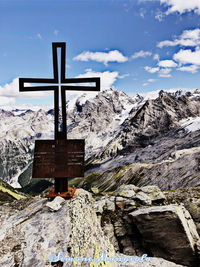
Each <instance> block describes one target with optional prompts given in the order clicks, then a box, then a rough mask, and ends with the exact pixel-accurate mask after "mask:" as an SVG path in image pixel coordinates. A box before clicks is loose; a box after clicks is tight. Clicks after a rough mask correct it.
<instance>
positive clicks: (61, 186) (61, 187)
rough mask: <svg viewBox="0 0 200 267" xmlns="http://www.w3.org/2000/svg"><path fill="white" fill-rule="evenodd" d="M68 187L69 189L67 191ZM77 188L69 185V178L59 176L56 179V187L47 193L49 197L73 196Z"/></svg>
mask: <svg viewBox="0 0 200 267" xmlns="http://www.w3.org/2000/svg"><path fill="white" fill-rule="evenodd" d="M66 189H68V191H65V190H66ZM75 191H76V188H75V187H73V188H71V187H68V181H67V178H57V179H55V187H52V188H51V190H50V191H49V192H48V193H47V194H46V195H45V197H48V198H55V197H58V196H60V197H63V198H67V199H69V198H72V197H73V196H74V193H75Z"/></svg>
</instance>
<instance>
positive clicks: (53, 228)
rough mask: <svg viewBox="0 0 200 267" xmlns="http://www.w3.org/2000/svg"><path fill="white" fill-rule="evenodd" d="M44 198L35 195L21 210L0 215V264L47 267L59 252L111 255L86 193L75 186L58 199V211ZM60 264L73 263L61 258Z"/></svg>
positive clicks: (79, 255) (110, 247) (68, 264)
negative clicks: (71, 195) (71, 193)
mask: <svg viewBox="0 0 200 267" xmlns="http://www.w3.org/2000/svg"><path fill="white" fill-rule="evenodd" d="M47 201H48V200H47V199H42V200H41V199H38V198H36V199H35V202H34V203H33V204H31V205H29V206H28V207H26V208H25V209H24V210H22V211H18V212H15V213H12V214H10V216H8V215H6V214H5V216H2V217H0V218H1V219H0V223H1V229H0V247H1V251H0V266H6V267H11V266H23V267H30V266H46V267H47V266H49V267H50V266H52V265H51V264H52V261H55V262H56V261H57V258H56V257H57V256H58V254H59V252H60V254H59V255H60V257H62V255H64V256H65V257H73V258H75V257H92V258H93V259H95V258H98V257H99V255H101V254H102V253H106V254H107V255H108V256H109V257H112V256H115V251H114V248H113V245H112V244H111V243H110V242H109V240H108V239H107V238H106V237H105V235H104V234H103V231H102V229H101V226H100V224H99V220H98V219H97V216H96V212H95V209H94V202H93V199H92V197H91V194H90V193H88V192H86V191H84V190H82V189H79V190H77V193H76V196H75V197H74V198H72V199H71V200H67V201H65V202H64V203H62V205H63V206H62V208H60V209H59V210H58V211H52V210H53V209H52V208H50V207H49V205H48V207H47V206H46V204H47ZM55 210H56V209H55ZM61 252H62V253H61ZM79 264H80V262H79V263H78V262H77V266H79ZM113 264H114V263H113ZM62 266H63V267H64V266H74V264H73V263H72V262H71V263H69V262H64V264H63V265H62ZM113 266H115V264H114V265H113Z"/></svg>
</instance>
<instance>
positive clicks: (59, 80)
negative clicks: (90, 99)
mask: <svg viewBox="0 0 200 267" xmlns="http://www.w3.org/2000/svg"><path fill="white" fill-rule="evenodd" d="M57 48H61V68H60V69H61V72H60V77H59V74H58V53H57ZM52 49H53V73H54V77H53V78H50V79H46V78H19V91H20V92H26V91H49V90H51V91H54V111H55V139H66V138H67V125H66V95H65V94H66V92H65V91H67V90H69V91H100V78H68V79H66V78H65V57H66V44H65V43H52ZM25 83H31V84H33V83H39V84H48V85H44V86H41V85H40V86H25ZM75 83H79V84H80V83H95V84H96V85H95V86H80V85H78V86H77V85H76V86H74V85H67V84H75ZM49 84H54V85H52V86H51V85H49ZM60 85H61V102H62V126H63V127H62V130H61V131H59V86H60Z"/></svg>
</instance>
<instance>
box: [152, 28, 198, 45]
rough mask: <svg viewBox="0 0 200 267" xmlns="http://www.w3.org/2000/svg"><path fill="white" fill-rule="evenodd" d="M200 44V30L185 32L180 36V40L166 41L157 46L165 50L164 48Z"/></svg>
mask: <svg viewBox="0 0 200 267" xmlns="http://www.w3.org/2000/svg"><path fill="white" fill-rule="evenodd" d="M199 44H200V29H198V28H197V29H194V30H185V31H183V33H182V34H181V35H180V37H179V38H177V39H175V40H173V41H170V40H165V41H162V42H159V43H158V44H157V46H158V47H159V48H163V47H164V46H177V45H181V46H197V45H199Z"/></svg>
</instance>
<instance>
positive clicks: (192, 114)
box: [0, 89, 200, 186]
mask: <svg viewBox="0 0 200 267" xmlns="http://www.w3.org/2000/svg"><path fill="white" fill-rule="evenodd" d="M156 96H157V98H156ZM149 98H152V99H149ZM199 100H200V91H199V90H198V89H197V90H194V91H191V92H187V91H186V92H184V91H181V90H178V91H174V90H172V91H171V92H169V93H165V92H163V91H160V92H156V93H154V94H150V95H148V94H147V95H145V96H141V95H135V96H133V97H130V96H128V95H127V94H125V93H124V92H118V91H116V90H113V89H109V90H106V91H102V92H100V93H98V94H96V93H95V94H93V95H90V96H89V97H88V95H86V94H82V95H81V96H79V97H77V96H76V97H74V98H72V99H71V100H70V101H68V102H67V125H68V138H69V139H72V138H75V139H76V138H83V139H85V141H86V159H88V160H89V162H90V163H91V164H92V165H93V166H94V163H96V164H99V163H101V166H102V168H104V169H109V168H114V167H115V166H118V165H119V164H121V165H123V164H126V165H127V164H131V163H133V162H138V161H142V160H145V161H155V160H163V159H164V158H165V157H166V155H165V154H166V153H164V149H167V147H169V146H171V150H173V148H172V147H174V145H173V142H174V141H173V138H172V136H174V140H178V139H177V137H176V136H175V133H178V134H179V135H180V136H181V135H182V137H180V136H179V139H180V140H183V141H182V142H183V143H184V138H189V137H188V136H189V135H191V134H193V133H194V132H195V133H196V132H198V130H199V129H200V123H199V121H200V105H199ZM0 129H1V132H0V149H1V156H0V177H2V178H3V179H4V180H6V181H7V182H9V183H10V184H12V185H14V186H19V184H18V180H19V182H20V183H21V184H23V185H25V184H27V183H28V182H29V181H30V177H31V165H32V159H33V150H34V140H35V139H53V138H54V110H53V109H51V110H42V109H40V110H38V111H33V110H19V109H18V110H12V111H6V110H0ZM183 135H185V137H183ZM162 138H163V139H162ZM181 138H182V139H181ZM158 140H160V142H163V144H165V145H163V147H161V144H160V143H159V142H158ZM167 140H168V141H167ZM169 140H172V143H171V145H169V144H168V143H170V142H169ZM185 140H186V139H185ZM188 140H189V139H188ZM156 142H157V143H156ZM167 142H168V143H167ZM190 143H191V146H195V144H192V142H190ZM155 144H157V145H156V146H155ZM154 146H155V147H154ZM159 147H160V148H159ZM158 148H159V149H158ZM176 149H177V148H176ZM154 150H155V151H154ZM171 152H172V151H171ZM131 155H132V156H131ZM164 155H165V156H164ZM106 164H107V165H106Z"/></svg>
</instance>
